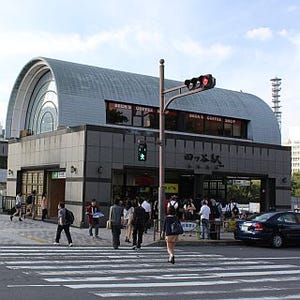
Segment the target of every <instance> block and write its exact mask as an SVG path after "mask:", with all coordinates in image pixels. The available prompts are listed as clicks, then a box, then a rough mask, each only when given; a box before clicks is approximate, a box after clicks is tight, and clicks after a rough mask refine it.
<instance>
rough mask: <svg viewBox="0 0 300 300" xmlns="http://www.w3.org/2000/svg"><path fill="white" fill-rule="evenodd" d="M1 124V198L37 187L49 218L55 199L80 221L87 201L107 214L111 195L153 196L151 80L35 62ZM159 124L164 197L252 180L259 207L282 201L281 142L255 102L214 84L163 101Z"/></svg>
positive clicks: (154, 96) (222, 189) (285, 156)
mask: <svg viewBox="0 0 300 300" xmlns="http://www.w3.org/2000/svg"><path fill="white" fill-rule="evenodd" d="M180 84H182V83H180V82H177V81H172V80H165V88H171V87H174V86H178V85H180ZM6 120H7V121H6V138H7V139H9V143H8V169H9V170H10V173H8V174H7V176H8V178H7V195H10V196H15V195H16V193H17V192H18V191H22V193H23V195H24V197H26V195H27V194H29V193H30V192H31V191H32V190H36V191H37V195H38V199H39V200H40V198H41V195H42V193H43V192H46V193H47V195H48V199H49V215H50V217H55V216H56V214H57V204H58V202H59V201H64V202H65V203H66V207H68V208H70V209H71V210H72V211H73V212H74V214H75V216H76V225H78V226H80V225H82V224H83V223H84V222H85V214H84V212H85V205H86V203H87V202H89V201H90V200H91V199H92V198H96V199H97V201H98V202H99V203H100V205H101V207H102V209H103V210H104V212H107V210H108V207H109V205H110V204H111V203H112V201H113V199H114V198H116V197H124V196H129V197H135V196H136V195H147V197H151V198H152V199H155V198H156V197H157V193H158V185H159V184H158V148H159V147H158V144H159V137H158V126H159V122H158V120H159V78H156V77H151V76H146V75H140V74H133V73H128V72H122V71H117V70H111V69H104V68H99V67H94V66H88V65H82V64H77V63H72V62H66V61H60V60H55V59H50V58H43V57H39V58H34V59H32V60H31V61H29V62H28V63H27V64H26V65H25V66H24V68H23V69H22V70H21V72H20V74H19V75H18V77H17V79H16V82H15V85H14V87H13V90H12V92H11V96H10V100H9V104H8V110H7V119H6ZM165 128H166V139H165V145H166V163H165V164H166V183H165V189H166V193H170V194H178V195H179V196H180V197H182V198H184V197H192V198H195V197H197V196H198V195H211V196H213V197H216V198H223V199H226V182H227V181H228V179H232V178H234V179H240V180H245V179H246V180H252V179H255V180H260V182H261V193H260V199H259V201H260V207H261V211H267V210H269V209H270V208H274V207H276V208H287V207H289V206H290V168H291V162H290V157H291V151H290V147H285V146H281V144H280V143H281V136H280V130H279V126H278V123H277V121H276V118H275V117H274V114H273V112H272V110H271V108H270V107H269V106H268V105H267V104H266V103H265V102H264V101H263V100H262V99H260V98H258V97H256V96H255V95H252V94H248V93H243V92H237V91H230V90H226V89H220V88H214V89H211V90H207V91H205V92H201V93H197V94H193V95H189V96H187V97H185V98H181V99H177V100H176V101H173V102H172V103H171V105H170V106H169V108H168V111H167V114H166V124H165ZM140 143H146V144H147V159H146V161H139V160H138V155H137V151H138V146H139V144H140ZM24 200H25V198H24ZM227 200H228V199H227ZM39 212H40V211H39Z"/></svg>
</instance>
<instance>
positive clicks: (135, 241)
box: [132, 199, 147, 250]
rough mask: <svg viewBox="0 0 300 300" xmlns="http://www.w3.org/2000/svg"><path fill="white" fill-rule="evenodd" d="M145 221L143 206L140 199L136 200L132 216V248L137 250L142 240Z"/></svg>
mask: <svg viewBox="0 0 300 300" xmlns="http://www.w3.org/2000/svg"><path fill="white" fill-rule="evenodd" d="M146 221H147V215H146V211H145V209H144V207H143V206H142V200H141V199H139V200H138V206H137V207H135V208H134V211H133V218H132V227H133V232H132V249H133V250H135V249H137V250H139V249H141V245H142V242H143V234H144V231H145V226H146Z"/></svg>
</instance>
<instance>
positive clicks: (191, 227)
mask: <svg viewBox="0 0 300 300" xmlns="http://www.w3.org/2000/svg"><path fill="white" fill-rule="evenodd" d="M181 225H182V228H183V231H185V232H189V231H195V230H196V223H194V222H181Z"/></svg>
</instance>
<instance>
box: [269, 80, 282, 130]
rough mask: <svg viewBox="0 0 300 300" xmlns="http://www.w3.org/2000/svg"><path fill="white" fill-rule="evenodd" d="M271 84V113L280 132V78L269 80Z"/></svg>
mask: <svg viewBox="0 0 300 300" xmlns="http://www.w3.org/2000/svg"><path fill="white" fill-rule="evenodd" d="M271 82H272V102H273V107H272V108H273V111H274V115H275V117H276V119H277V122H278V125H279V129H280V130H281V115H282V112H281V110H280V108H281V106H280V102H281V101H280V95H279V92H280V91H281V87H280V85H281V78H278V77H275V78H272V79H271Z"/></svg>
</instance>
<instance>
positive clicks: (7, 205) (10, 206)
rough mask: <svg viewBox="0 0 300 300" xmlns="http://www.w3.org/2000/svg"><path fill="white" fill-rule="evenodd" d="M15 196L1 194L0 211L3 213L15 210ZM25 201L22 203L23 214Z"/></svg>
mask: <svg viewBox="0 0 300 300" xmlns="http://www.w3.org/2000/svg"><path fill="white" fill-rule="evenodd" d="M15 205H16V197H14V196H2V211H3V212H4V213H8V214H10V213H12V212H13V211H14V210H15ZM25 210H26V207H25V203H22V214H25Z"/></svg>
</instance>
